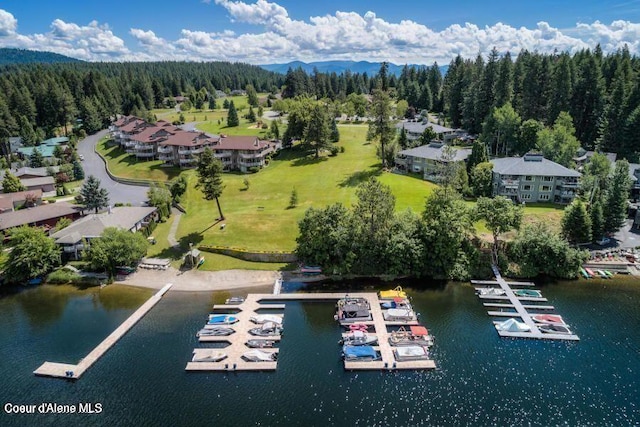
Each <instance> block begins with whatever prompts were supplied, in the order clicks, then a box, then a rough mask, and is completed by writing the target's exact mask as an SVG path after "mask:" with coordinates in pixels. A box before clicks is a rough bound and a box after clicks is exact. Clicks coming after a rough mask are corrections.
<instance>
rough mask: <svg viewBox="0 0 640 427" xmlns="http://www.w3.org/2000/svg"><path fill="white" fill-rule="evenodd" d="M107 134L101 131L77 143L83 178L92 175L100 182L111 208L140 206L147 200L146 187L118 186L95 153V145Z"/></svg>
mask: <svg viewBox="0 0 640 427" xmlns="http://www.w3.org/2000/svg"><path fill="white" fill-rule="evenodd" d="M107 133H108V131H107V130H101V131H100V132H98V133H96V134H94V135H90V136H88V137H86V138H85V139H83V140H82V141H80V143H78V154H82V155H83V156H84V160H83V161H82V162H81V163H82V167H83V168H84V175H85V177H88V176H89V175H93V176H95V177H96V178H98V179H99V180H100V183H101V185H102V187H103V188H106V189H107V191H108V192H109V204H111V205H112V206H113V205H114V204H115V203H118V202H120V203H131V204H132V205H133V206H140V205H142V204H143V202H144V201H145V200H147V190H148V187H141V186H138V185H127V184H120V183H119V182H117V181H114V180H112V179H111V178H110V177H109V175H107V171H106V169H105V164H104V162H103V161H102V159H101V158H100V156H98V154H96V152H95V146H96V144H97V143H98V141H100V139H102V137H104V136H105V135H106V134H107Z"/></svg>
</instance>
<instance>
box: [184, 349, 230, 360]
mask: <svg viewBox="0 0 640 427" xmlns="http://www.w3.org/2000/svg"><path fill="white" fill-rule="evenodd" d="M196 350H197V351H194V352H193V358H191V361H192V362H219V361H221V360H222V359H226V357H227V355H226V354H225V353H224V352H222V351H220V350H217V349H215V348H211V349H209V348H199V349H196Z"/></svg>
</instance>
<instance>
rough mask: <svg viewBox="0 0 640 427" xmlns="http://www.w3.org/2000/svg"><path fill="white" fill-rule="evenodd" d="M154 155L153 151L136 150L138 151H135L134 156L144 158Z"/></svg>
mask: <svg viewBox="0 0 640 427" xmlns="http://www.w3.org/2000/svg"><path fill="white" fill-rule="evenodd" d="M155 155H156V154H155V153H154V152H153V151H138V152H136V157H139V158H144V159H148V158H153V157H154V156H155Z"/></svg>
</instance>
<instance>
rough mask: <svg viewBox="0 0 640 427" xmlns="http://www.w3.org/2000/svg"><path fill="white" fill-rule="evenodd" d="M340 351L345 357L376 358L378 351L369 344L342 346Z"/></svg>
mask: <svg viewBox="0 0 640 427" xmlns="http://www.w3.org/2000/svg"><path fill="white" fill-rule="evenodd" d="M342 353H343V354H344V357H345V358H346V359H377V357H378V353H376V350H375V349H374V348H373V347H371V346H370V345H361V346H351V345H345V346H343V347H342Z"/></svg>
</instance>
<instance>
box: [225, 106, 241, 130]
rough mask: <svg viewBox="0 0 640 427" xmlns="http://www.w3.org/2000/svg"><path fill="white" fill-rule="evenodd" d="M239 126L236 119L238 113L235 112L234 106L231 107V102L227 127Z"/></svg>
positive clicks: (238, 121)
mask: <svg viewBox="0 0 640 427" xmlns="http://www.w3.org/2000/svg"><path fill="white" fill-rule="evenodd" d="M239 124H240V120H239V119H238V112H237V111H236V106H235V105H233V101H231V102H229V112H228V113H227V126H229V127H235V126H238V125H239Z"/></svg>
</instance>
